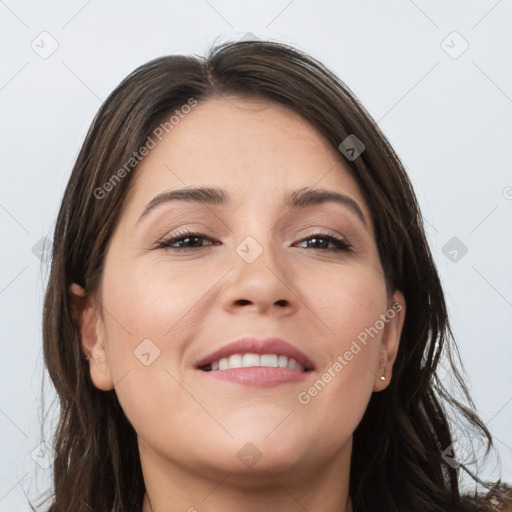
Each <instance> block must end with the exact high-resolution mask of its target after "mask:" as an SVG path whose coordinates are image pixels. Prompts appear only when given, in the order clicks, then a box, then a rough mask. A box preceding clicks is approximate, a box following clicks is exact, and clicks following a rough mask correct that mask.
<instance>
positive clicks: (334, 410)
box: [71, 96, 405, 512]
mask: <svg viewBox="0 0 512 512" xmlns="http://www.w3.org/2000/svg"><path fill="white" fill-rule="evenodd" d="M343 158H344V157H342V156H341V155H340V153H338V152H337V151H336V150H335V149H333V148H332V147H331V146H330V144H329V143H328V142H327V141H325V140H324V139H323V138H322V136H321V135H320V134H319V133H318V132H317V131H316V130H315V129H314V128H313V127H312V126H311V125H309V124H308V123H307V122H306V121H304V120H303V119H302V118H300V117H299V116H298V115H297V114H296V113H294V112H292V111H290V110H288V109H287V108H285V107H282V106H279V105H275V104H273V103H270V102H267V101H263V100H254V99H246V98H245V99H244V98H241V97H234V96H230V97H222V98H215V99H210V100H208V101H207V102H205V103H200V104H198V105H197V106H196V107H195V108H194V109H193V110H192V112H191V113H190V114H188V115H187V116H186V117H185V118H184V119H182V120H181V121H180V123H179V124H178V125H176V126H175V127H174V129H173V130H172V131H170V132H169V134H167V135H166V136H165V137H164V138H163V139H162V141H161V142H160V143H159V144H158V145H157V147H156V148H154V149H153V150H151V152H150V153H149V155H148V156H146V157H145V158H144V160H143V161H142V162H141V164H140V166H139V167H138V169H137V171H136V175H135V176H134V177H133V178H134V181H133V182H132V183H131V189H130V192H129V194H128V195H127V197H126V201H125V203H124V207H123V210H122V215H121V217H120V222H119V223H118V225H117V226H116V229H115V232H114V234H113V236H112V239H111V240H110V243H109V246H108V251H107V254H106V260H105V267H104V274H103V277H102V281H101V285H100V288H99V289H98V291H97V294H96V296H95V297H90V298H88V300H87V303H86V306H85V307H84V308H83V309H82V311H81V313H80V319H81V320H80V323H81V332H82V343H83V349H84V351H85V353H86V354H87V355H88V356H90V359H89V362H90V376H91V379H92V381H93V383H94V385H95V386H96V387H97V388H99V389H101V390H111V389H113V388H115V391H116V393H117V396H118V397H119V400H120V403H121V405H122V407H123V410H124V411H125V414H126V415H127V417H128V419H129V421H130V422H131V424H132V425H133V427H134V428H135V430H136V432H137V434H138V443H139V453H140V457H141V462H142V468H143V473H144V480H145V485H146V490H147V494H146V496H145V499H144V505H143V509H142V510H143V512H149V511H150V510H153V511H154V512H160V511H187V510H188V511H190V512H192V511H194V510H197V511H200V512H202V511H205V512H206V511H210V512H211V511H219V510H222V511H223V512H234V511H235V510H236V511H238V510H240V504H241V503H243V510H244V511H245V512H253V511H254V512H256V511H261V510H274V511H277V512H279V511H283V512H284V511H286V512H295V511H297V512H298V511H301V512H302V511H304V510H308V511H311V512H313V511H318V512H320V511H322V512H329V511H331V512H334V511H336V512H339V511H343V512H350V511H351V505H350V499H349V495H348V481H349V472H350V456H351V450H352V434H353V432H354V430H355V428H356V427H357V425H358V423H359V421H360V420H361V418H362V416H363V413H364V411H365V409H366V406H367V404H368V401H369V400H370V398H371V395H372V393H374V392H379V391H381V390H383V389H384V388H385V387H386V386H387V385H388V384H389V381H390V379H391V377H392V366H393V362H394V361H395V357H396V353H397V350H398V345H399V340H400V334H401V331H402V326H403V322H404V317H405V300H404V297H403V295H402V293H401V292H400V291H395V293H394V294H393V295H392V296H388V294H387V293H386V287H385V280H384V275H383V271H382V266H381V263H380V260H379V255H378V252H377V246H376V242H375V238H374V227H373V224H372V222H371V217H370V212H369V209H368V207H367V205H366V204H365V201H364V199H363V195H362V194H361V191H360V190H359V188H358V186H357V183H356V182H355V180H354V179H353V178H352V177H351V175H350V174H349V172H348V169H347V167H346V166H345V163H344V161H343ZM192 186H216V187H221V188H223V189H225V190H226V192H227V193H228V194H229V195H230V196H231V203H230V204H229V205H225V206H219V205H203V204H198V203H193V202H185V201H174V202H168V203H163V204H160V205H158V206H157V207H156V208H154V209H153V210H152V211H151V212H149V213H148V214H147V215H145V216H144V217H143V218H142V219H141V220H140V221H139V222H138V220H139V218H140V216H141V214H142V212H143V211H144V209H145V207H146V205H147V204H148V203H149V202H150V201H151V200H152V199H153V198H154V197H155V196H157V195H158V194H160V193H162V192H163V191H167V190H170V189H174V188H186V187H192ZM303 187H314V188H322V189H325V190H333V191H337V192H342V193H344V194H346V195H348V196H350V197H351V198H352V199H354V200H355V201H356V202H357V203H358V204H359V206H360V208H361V210H362V211H363V213H364V216H365V218H366V220H367V222H368V227H367V228H365V226H364V225H363V223H362V222H361V220H360V219H359V218H358V217H357V216H356V215H355V214H354V213H353V212H352V211H351V210H350V209H348V208H346V207H345V206H343V205H340V204H336V203H325V204H321V205H313V206H309V207H307V208H305V209H302V210H301V209H298V210H295V211H292V210H290V209H289V208H286V207H285V206H284V205H283V197H284V194H285V193H286V192H290V191H293V190H296V189H300V188H303ZM104 200H108V198H106V199H104ZM184 228H189V229H190V230H192V231H194V232H196V231H198V232H200V233H204V234H205V235H206V237H207V238H204V239H200V241H199V242H196V244H195V245H194V243H192V244H191V243H190V242H189V243H188V246H189V247H192V248H190V249H189V251H188V252H186V251H182V252H178V251H177V250H174V251H173V250H172V249H169V248H155V244H156V243H157V242H158V241H160V240H162V239H163V238H165V237H167V236H169V235H171V234H173V233H176V232H178V234H179V231H180V230H183V229H184ZM329 232H331V233H333V234H335V235H336V236H338V237H339V238H345V239H347V240H349V241H350V243H351V244H352V245H353V248H354V252H353V253H347V252H339V253H336V252H334V251H329V250H327V249H326V248H328V249H334V248H335V246H334V245H333V244H332V243H331V244H327V242H321V243H316V244H315V242H314V241H311V238H322V237H318V236H317V237H314V236H313V235H318V234H324V233H329ZM247 236H251V237H253V238H254V239H255V240H256V241H257V242H258V244H259V245H260V246H261V248H262V249H263V252H262V253H261V254H260V256H259V257H257V258H256V260H255V261H253V262H252V263H248V262H247V261H245V260H244V259H243V258H241V257H240V256H239V254H238V253H237V251H236V248H237V246H238V245H239V244H240V243H241V242H242V241H243V240H244V239H245V238H246V237H247ZM201 240H202V242H201ZM210 240H212V241H216V242H218V244H217V245H212V244H213V242H212V241H210ZM307 240H309V242H307ZM201 244H202V246H200V245H201ZM176 245H177V244H175V246H176ZM182 245H183V244H182ZM71 291H72V292H73V293H74V295H75V296H76V297H77V298H78V297H79V296H80V295H81V294H83V290H81V289H80V287H79V286H78V285H73V286H72V289H71ZM393 303H397V304H399V305H400V306H401V311H400V312H398V313H396V314H395V315H394V318H392V319H391V320H389V321H388V322H387V323H385V325H384V328H382V329H381V330H379V332H378V335H375V336H374V337H373V338H369V342H368V343H367V345H366V346H362V345H361V346H362V349H361V350H360V351H359V352H358V353H357V354H356V355H354V356H353V358H352V359H351V360H350V361H348V362H347V364H346V366H344V367H343V369H342V371H338V372H335V377H333V378H332V379H331V381H330V382H329V383H328V384H327V385H326V386H325V387H324V388H323V389H321V391H320V392H318V394H317V395H316V396H314V397H311V400H310V402H309V403H307V404H302V403H300V402H299V401H298V395H299V393H301V392H304V391H307V390H308V388H309V387H311V386H312V385H313V384H314V382H315V381H317V379H319V378H320V377H321V376H322V374H324V373H325V372H327V371H328V368H330V367H332V365H333V363H334V362H335V361H336V360H337V357H338V356H343V354H344V353H345V352H346V351H347V350H348V349H349V348H350V346H351V343H352V342H353V340H355V339H357V336H358V335H359V334H360V333H361V332H362V331H364V329H365V328H369V327H370V326H374V325H375V323H376V321H377V320H378V319H379V315H381V314H384V313H385V312H386V311H388V310H389V309H390V308H391V305H392V304H393ZM100 305H101V306H103V308H104V309H102V308H101V306H100ZM246 334H248V335H255V336H258V337H262V338H263V337H267V336H272V335H276V336H280V337H282V338H284V339H286V340H288V341H290V342H291V343H292V344H294V345H295V346H297V347H298V348H299V349H300V350H302V351H303V352H305V353H306V354H307V355H308V356H309V357H310V358H311V359H312V360H313V362H314V364H315V371H314V372H311V373H310V374H309V376H308V380H307V381H305V382H302V383H287V384H284V385H278V386H272V387H266V388H264V387H254V386H244V385H240V384H236V383H229V382H223V381H218V380H217V379H213V378H211V377H210V376H208V374H206V373H203V372H198V371H197V370H195V369H194V365H195V363H196V361H197V360H198V359H199V358H201V357H204V356H205V355H207V354H209V353H211V352H212V351H213V350H216V349H218V348H219V347H221V346H223V345H225V344H226V343H228V342H229V341H231V340H233V339H234V338H235V337H238V336H241V335H246ZM145 339H150V340H151V342H152V343H153V344H154V345H155V346H156V347H158V349H159V350H160V355H159V357H157V358H156V359H154V361H152V362H151V364H150V365H148V366H146V365H144V364H142V363H141V361H140V360H139V359H138V358H137V357H135V355H134V350H136V349H137V347H138V346H139V344H140V343H141V342H142V340H145ZM151 346H153V345H151ZM150 352H151V353H152V354H154V349H153V348H151V349H150ZM150 357H153V356H150ZM382 375H385V376H386V380H385V381H383V380H381V379H380V377H381V376H382ZM376 428H378V426H376ZM248 442H251V443H253V445H255V446H256V447H257V449H258V450H259V452H260V453H261V458H260V459H259V460H258V461H257V462H256V463H255V464H254V465H252V466H250V467H249V466H247V465H245V464H243V463H242V462H241V460H240V459H239V458H238V457H237V453H238V452H239V450H240V449H241V448H242V447H243V446H244V445H246V443H248ZM148 496H149V499H148Z"/></svg>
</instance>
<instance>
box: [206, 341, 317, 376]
mask: <svg viewBox="0 0 512 512" xmlns="http://www.w3.org/2000/svg"><path fill="white" fill-rule="evenodd" d="M233 354H260V355H261V354H277V355H283V356H286V357H288V358H289V359H290V358H293V359H295V361H297V362H298V363H299V364H300V365H302V366H303V367H304V368H305V369H309V370H312V369H314V366H313V362H312V361H311V360H310V359H309V358H308V356H307V355H306V354H304V352H302V351H301V350H299V349H298V348H297V347H294V346H293V345H292V344H291V343H289V342H288V341H286V340H283V339H282V338H278V337H271V338H265V339H260V338H256V337H252V336H244V337H242V338H238V339H236V340H235V341H232V342H231V343H228V344H227V345H224V346H223V347H221V348H220V349H218V350H216V351H215V352H212V353H211V354H209V355H207V356H206V357H203V358H202V359H201V360H200V361H198V363H197V365H196V368H201V367H203V366H206V365H208V364H210V363H213V362H214V361H219V360H220V359H222V358H223V357H229V356H232V355H233Z"/></svg>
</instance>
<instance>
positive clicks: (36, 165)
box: [0, 0, 512, 511]
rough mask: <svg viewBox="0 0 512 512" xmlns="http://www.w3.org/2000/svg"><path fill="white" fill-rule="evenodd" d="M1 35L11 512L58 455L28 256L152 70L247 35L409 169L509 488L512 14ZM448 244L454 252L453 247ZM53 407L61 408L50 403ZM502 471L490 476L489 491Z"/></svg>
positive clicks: (250, 11) (112, 19)
mask: <svg viewBox="0 0 512 512" xmlns="http://www.w3.org/2000/svg"><path fill="white" fill-rule="evenodd" d="M0 17H1V18H0V19H1V22H0V23H1V24H0V27H1V28H0V40H1V43H2V48H3V50H2V56H3V60H2V62H3V64H2V67H1V70H0V104H1V109H2V110H1V112H2V117H1V119H2V123H1V135H0V141H1V144H2V152H1V154H2V161H1V172H2V185H1V189H0V222H1V224H0V227H1V234H0V236H1V240H2V251H1V264H0V265H1V266H0V331H1V343H2V357H1V358H0V379H1V394H0V432H1V436H0V453H1V456H0V461H1V467H0V510H1V511H12V510H18V511H22V510H23V511H24V510H29V508H28V506H27V504H26V501H27V500H26V497H25V495H28V496H30V497H33V496H34V495H35V494H36V493H38V492H39V491H42V490H44V489H45V488H46V487H47V486H48V485H49V480H48V477H49V475H50V469H49V468H48V469H45V468H44V466H45V465H46V464H45V461H46V460H47V457H48V453H51V452H49V451H48V448H46V451H45V450H43V451H42V452H41V453H39V451H38V450H37V447H38V445H39V444H40V443H41V442H42V441H43V439H42V436H41V432H40V423H41V403H40V385H41V379H42V372H43V370H42V350H41V327H40V323H41V308H42V298H43V290H44V284H45V279H46V275H47V274H46V271H47V267H48V265H47V263H45V262H44V253H43V262H42V261H40V259H39V258H38V257H37V256H36V255H35V254H34V252H33V247H34V246H35V245H37V243H38V242H39V241H40V240H41V239H42V238H44V237H48V238H51V237H52V229H53V227H54V222H55V218H56V215H57V211H58V207H59V201H60V199H61V195H62V193H63V190H64V187H65V184H66V182H67V180H68V177H69V175H70V172H71V168H72V165H73V162H74V159H75V158H76V156H77V153H78V150H79V147H80V145H81V143H82V141H83V139H84V136H85V133H86V130H87V128H88V126H89V124H90V122H91V120H92V118H93V115H94V114H95V112H96V111H97V109H98V108H99V106H100V104H101V102H102V100H104V99H105V98H106V97H107V95H108V94H109V93H110V92H111V91H112V89H113V88H114V87H115V86H116V85H117V84H118V83H119V82H120V81H121V79H122V78H124V77H125V75H127V74H128V73H129V72H131V71H132V70H133V69H134V68H136V67H137V66H139V65H140V64H142V63H144V62H146V61H147V60H149V59H152V58H154V57H157V56H160V55H164V54H169V53H180V52H185V53H197V54H204V52H205V51H206V49H207V47H208V46H209V45H210V44H211V43H212V42H214V41H216V40H217V41H221V40H226V39H239V38H241V37H243V36H244V34H246V33H247V32H252V33H253V34H255V35H256V36H258V37H261V38H266V37H269V38H273V39H276V40H280V41H283V42H288V43H291V44H293V45H295V46H297V47H298V48H301V49H303V50H306V51H308V52H309V53H311V54H312V55H313V56H314V57H317V58H318V59H320V60H321V61H323V62H324V63H325V64H326V65H327V66H329V67H331V68H332V69H333V70H334V71H335V72H336V73H337V74H338V75H339V76H340V77H341V78H342V79H343V80H344V81H345V83H347V85H348V86H349V87H350V88H351V89H352V90H353V91H354V92H355V93H356V95H357V96H358V97H359V98H360V99H361V101H362V102H363V104H364V105H365V106H366V108H367V109H368V110H369V112H370V113H371V114H372V115H373V116H374V118H375V119H376V120H377V121H378V123H379V125H380V127H381V128H382V130H383V131H384V133H385V134H386V135H387V137H388V138H389V139H390V141H391V143H392V144H393V145H394V147H395V149H396V151H397V152H398V154H399V156H400V157H401V158H402V160H403V162H404V164H405V165H406V168H407V169H408V172H409V174H410V176H411V179H412V181H413V184H414V186H415V190H416V193H417V195H418V198H419V201H420V205H421V208H422V212H423V214H424V217H425V219H426V226H427V231H428V236H429V240H430V243H431V246H432V250H433V252H434V255H435V258H436V262H437V266H438V269H439V273H440V275H441V278H442V281H443V284H444V288H445V292H446V297H447V301H448V306H449V311H450V315H451V321H452V325H453V330H454V334H455V337H456V340H457V341H458V343H459V347H460V353H461V357H462V360H463V363H464V366H465V368H466V371H467V374H468V376H469V377H468V384H469V385H470V388H471V391H472V394H473V397H474V400H475V402H476V405H477V408H478V412H479V414H481V417H482V419H483V420H484V421H485V422H486V424H487V426H488V427H489V428H490V430H491V432H492V433H493V434H494V435H495V438H496V445H497V448H498V450H499V454H500V456H501V462H502V475H503V478H504V479H505V480H507V481H508V482H511V481H512V429H511V428H510V425H511V419H512V372H511V368H512V265H511V261H512V172H511V161H512V158H511V156H512V155H511V152H512V149H511V148H512V144H511V141H512V70H511V65H510V63H511V55H512V36H511V33H510V27H511V26H512V2H511V1H510V0H508V1H507V0H501V1H495V0H491V1H478V2H477V1H473V2H468V1H453V2H444V1H443V2H441V1H434V2H432V1H428V2H427V1H420V0H417V1H412V0H409V1H408V0H402V1H398V0H396V1H389V2H379V1H377V0H375V1H358V2H345V1H342V2H335V1H332V2H329V1H301V0H294V1H289V0H284V1H275V2H271V1H262V0H258V1H251V2H235V1H221V0H209V1H206V0H205V1H203V0H192V1H188V2H185V1H180V2H178V1H167V2H156V1H150V2H144V3H143V2H129V1H118V2H108V3H107V2H101V1H100V0H92V1H91V0H90V1H66V2H57V1H55V2H36V1H32V2H15V1H13V0H5V1H3V0H0ZM454 31H455V32H457V33H458V34H453V32H454ZM42 32H47V33H48V34H49V35H48V34H43V35H41V33H42ZM443 41H444V42H443ZM57 44H58V48H57V49H56V51H55V52H54V53H53V54H51V55H48V53H49V52H50V51H51V50H52V45H57ZM466 44H468V45H469V46H468V48H467V49H466V50H465V51H464V52H463V53H461V54H460V55H459V53H460V52H461V51H462V50H464V47H465V45H466ZM43 57H46V58H43ZM452 237H457V239H458V241H455V242H452V243H456V244H459V247H457V246H453V247H452V246H450V245H449V246H446V244H447V243H448V241H449V240H450V239H452ZM460 243H463V244H464V245H465V246H466V247H467V253H466V254H464V255H463V254H462V252H461V251H460ZM443 248H445V249H444V250H443ZM454 249H455V250H456V251H458V252H457V254H455V253H453V252H450V251H453V250H454ZM36 252H37V251H36ZM455 256H457V260H456V261H453V259H454V258H455ZM45 396H46V397H47V401H48V402H49V401H50V400H51V399H52V397H53V396H54V395H53V393H52V390H51V388H50V387H49V386H47V389H46V395H45ZM53 410H54V414H53V415H54V416H55V411H56V408H54V409H53ZM48 421H50V420H48ZM48 430H49V429H48ZM38 462H39V463H38ZM498 470H499V467H494V466H493V465H491V467H490V468H489V469H488V473H486V474H485V475H484V476H489V477H493V478H494V477H496V476H497V474H498V473H497V471H498Z"/></svg>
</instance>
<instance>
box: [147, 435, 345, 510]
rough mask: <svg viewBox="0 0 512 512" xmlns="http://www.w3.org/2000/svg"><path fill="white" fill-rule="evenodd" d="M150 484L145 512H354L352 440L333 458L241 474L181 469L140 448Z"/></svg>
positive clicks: (210, 469) (211, 469)
mask: <svg viewBox="0 0 512 512" xmlns="http://www.w3.org/2000/svg"><path fill="white" fill-rule="evenodd" d="M139 447H140V452H141V463H142V469H143V474H144V483H145V485H146V494H145V496H144V502H143V506H142V512H183V511H187V512H210V511H211V512H213V511H217V510H222V511H223V512H235V511H236V512H238V511H239V510H240V504H241V503H243V504H244V506H243V509H244V512H256V511H261V510H266V509H268V510H272V511H273V512H304V510H322V511H323V512H352V507H351V503H350V497H349V489H348V484H349V472H350V454H351V449H352V439H350V441H349V442H347V444H346V445H345V446H344V447H343V448H342V449H341V450H340V452H339V453H337V454H335V455H333V456H332V457H331V459H330V460H328V461H325V460H323V461H322V464H320V463H319V464H317V465H314V464H312V463H311V462H310V461H305V462H304V463H301V464H299V465H298V467H294V468H289V469H288V470H279V471H278V470H273V469H272V468H260V469H259V470H255V469H254V468H253V469H254V470H253V471H251V473H247V472H245V473H244V474H240V473H238V472H235V471H234V470H233V471H219V470H218V469H215V468H212V467H209V468H207V469H206V468H205V470H204V471H202V470H201V469H196V468H195V467H193V466H186V467H184V466H179V465H177V464H176V463H173V462H171V461H169V460H168V459H165V460H164V459H163V458H162V457H160V456H159V455H158V454H156V453H155V452H154V451H152V450H151V449H149V447H148V446H147V445H141V442H140V441H139Z"/></svg>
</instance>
